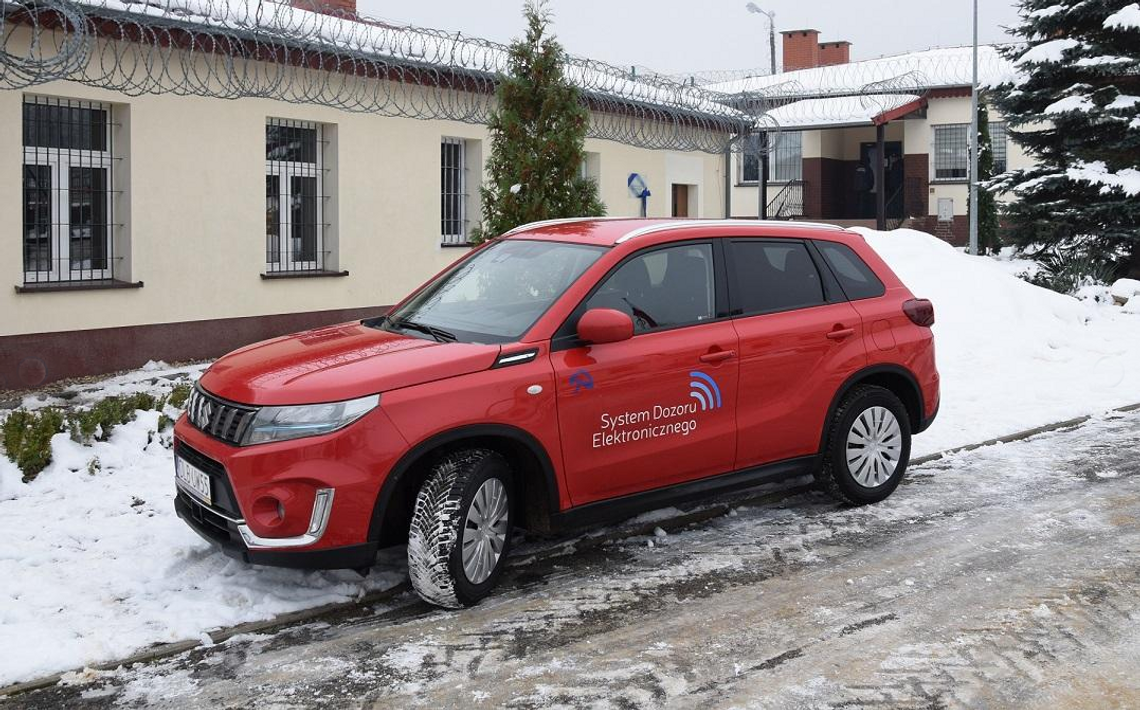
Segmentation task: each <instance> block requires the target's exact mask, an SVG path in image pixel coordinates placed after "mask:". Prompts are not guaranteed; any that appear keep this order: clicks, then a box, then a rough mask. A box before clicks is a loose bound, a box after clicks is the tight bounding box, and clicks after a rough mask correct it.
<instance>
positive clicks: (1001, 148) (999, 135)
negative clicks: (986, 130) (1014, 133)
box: [990, 121, 1009, 175]
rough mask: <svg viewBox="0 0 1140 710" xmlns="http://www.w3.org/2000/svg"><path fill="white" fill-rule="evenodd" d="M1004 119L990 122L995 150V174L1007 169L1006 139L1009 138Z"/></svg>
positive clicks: (991, 143)
mask: <svg viewBox="0 0 1140 710" xmlns="http://www.w3.org/2000/svg"><path fill="white" fill-rule="evenodd" d="M1008 135H1009V134H1008V132H1007V131H1006V125H1005V122H1004V121H999V122H996V123H991V124H990V145H991V146H993V151H994V175H998V174H1000V173H1004V172H1005V171H1006V165H1007V163H1006V139H1007V138H1008Z"/></svg>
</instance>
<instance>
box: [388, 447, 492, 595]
mask: <svg viewBox="0 0 1140 710" xmlns="http://www.w3.org/2000/svg"><path fill="white" fill-rule="evenodd" d="M512 480H513V479H512V476H511V469H510V466H509V465H508V464H507V461H506V459H504V458H503V457H502V456H500V455H499V454H497V453H495V452H494V451H490V450H487V449H466V450H463V451H457V452H455V453H452V454H450V455H448V456H445V457H444V458H443V459H441V460H440V461H439V462H438V463H436V464H435V466H433V467H432V470H431V472H430V473H429V474H428V477H427V479H426V480H425V481H424V483H423V485H422V486H421V487H420V492H419V494H418V495H417V496H416V507H415V512H414V513H413V514H412V523H411V526H410V528H409V529H408V575H409V577H411V581H412V588H413V589H415V590H416V593H417V594H419V595H420V596H421V597H422V598H423V599H424V600H426V601H428V602H431V603H432V604H436V605H438V606H442V607H446V608H448V609H458V608H460V607H464V606H470V605H472V604H475V603H476V602H478V601H479V600H480V599H482V598H483V597H485V596H487V595H488V594H489V593H490V592H491V589H493V588H494V586H495V583H496V582H498V579H499V575H500V574H501V573H502V571H503V566H504V562H505V561H506V558H507V552H508V551H509V549H510V542H511V528H512V523H513V521H512V519H511V507H512V506H511V502H512V496H513V494H514V489H513V486H512Z"/></svg>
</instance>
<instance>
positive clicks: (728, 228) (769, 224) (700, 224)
mask: <svg viewBox="0 0 1140 710" xmlns="http://www.w3.org/2000/svg"><path fill="white" fill-rule="evenodd" d="M693 232H696V234H693ZM670 233H676V235H677V236H678V238H685V237H700V238H705V237H733V236H735V237H776V238H780V237H783V238H791V239H804V238H808V237H812V238H823V239H829V238H830V239H835V240H836V241H847V239H844V237H847V238H851V237H854V238H859V235H858V234H857V233H855V232H850V231H847V230H845V229H843V228H842V227H837V226H835V225H832V224H820V223H817V222H790V221H772V220H755V219H643V218H637V217H573V218H568V219H552V220H547V221H543V222H531V223H530V224H524V225H521V226H519V227H515V228H514V229H512V230H511V231H509V232H507V233H506V234H504V235H503V236H502V237H501V238H504V239H542V240H547V241H559V242H571V243H575V244H595V245H600V246H614V245H617V244H623V243H625V242H629V241H635V240H639V238H640V237H646V236H648V235H656V236H658V239H657V240H654V241H660V237H662V236H667V235H669V234H670Z"/></svg>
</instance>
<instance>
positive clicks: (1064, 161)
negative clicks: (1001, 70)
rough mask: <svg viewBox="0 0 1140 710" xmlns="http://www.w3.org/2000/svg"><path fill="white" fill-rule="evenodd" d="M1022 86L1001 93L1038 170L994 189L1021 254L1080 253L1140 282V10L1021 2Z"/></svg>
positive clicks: (1128, 5)
mask: <svg viewBox="0 0 1140 710" xmlns="http://www.w3.org/2000/svg"><path fill="white" fill-rule="evenodd" d="M1021 17H1022V22H1021V24H1020V25H1019V26H1018V27H1016V28H1014V32H1015V33H1016V34H1017V35H1019V36H1020V37H1021V38H1022V39H1023V40H1024V41H1025V45H1019V46H1016V47H1010V48H1008V49H1006V50H1005V56H1006V57H1007V58H1008V59H1011V60H1013V61H1014V62H1015V66H1016V69H1017V75H1016V77H1015V78H1014V79H1013V80H1012V81H1011V82H1010V83H1008V84H1006V85H1004V86H1000V87H997V88H996V89H995V90H993V91H992V93H991V96H992V97H993V100H994V104H995V107H996V108H997V109H998V110H999V111H1000V112H1001V113H1002V115H1003V116H1005V118H1006V120H1007V121H1008V122H1009V123H1008V125H1009V129H1010V131H1009V135H1010V137H1011V138H1012V139H1013V140H1014V141H1015V142H1016V143H1018V144H1019V145H1021V146H1022V147H1023V148H1024V149H1025V150H1026V151H1027V152H1028V153H1029V155H1030V156H1032V157H1033V158H1034V159H1035V160H1036V161H1037V165H1036V166H1035V167H1033V168H1030V169H1026V170H1017V171H1013V172H1011V173H1009V174H1007V175H1006V176H1005V177H1003V178H999V179H998V180H996V181H995V184H994V187H995V188H996V189H999V190H1012V191H1013V193H1014V195H1015V197H1017V198H1018V199H1017V200H1016V201H1015V202H1013V203H1012V204H1011V205H1010V206H1009V208H1008V211H1007V216H1008V218H1009V223H1010V226H1011V231H1010V236H1011V237H1012V238H1013V240H1014V241H1016V242H1017V243H1019V244H1022V245H1041V246H1044V247H1046V248H1047V249H1049V250H1052V251H1056V250H1058V249H1063V250H1074V251H1076V252H1085V253H1086V254H1091V255H1092V256H1093V257H1095V258H1096V259H1099V260H1102V261H1106V262H1115V263H1116V265H1117V267H1118V270H1119V272H1122V273H1123V272H1130V273H1132V274H1138V273H1140V7H1138V6H1137V4H1136V3H1135V1H1134V0H1021Z"/></svg>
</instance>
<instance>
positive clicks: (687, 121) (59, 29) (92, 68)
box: [0, 0, 756, 153]
mask: <svg viewBox="0 0 1140 710" xmlns="http://www.w3.org/2000/svg"><path fill="white" fill-rule="evenodd" d="M508 62H509V47H508V46H507V45H504V44H500V43H496V42H492V41H489V40H484V39H478V38H471V37H466V36H463V35H462V34H461V33H453V32H445V31H441V30H433V29H427V28H419V27H412V26H405V25H395V24H392V23H389V22H384V21H380V20H374V19H370V18H368V17H365V16H361V15H357V14H356V13H347V12H343V11H335V10H330V9H329V8H328V7H327V6H324V5H322V4H321V3H320V2H319V0H294V1H293V2H292V3H291V4H283V3H277V2H269V1H267V0H18V1H13V0H0V88H10V89H27V88H30V87H35V86H38V85H42V84H45V83H48V82H52V81H58V80H67V81H73V82H78V83H81V84H86V85H89V86H97V87H100V88H104V89H109V90H112V91H116V92H120V93H123V94H126V95H130V96H139V95H143V94H176V95H196V96H207V97H217V98H223V99H237V98H243V97H260V98H271V99H277V100H281V101H288V102H294V103H308V104H316V105H321V106H328V107H333V108H337V109H340V110H344V111H353V112H365V113H373V114H378V115H383V116H391V117H404V118H416V119H446V120H455V121H462V122H466V123H485V122H486V121H487V119H488V116H489V112H490V110H491V109H492V108H493V94H494V91H495V87H496V86H497V82H498V79H499V77H501V76H502V75H503V74H504V73H505V72H506V71H507V70H508ZM565 71H566V75H567V77H568V78H569V79H570V81H572V82H573V83H574V84H576V85H577V86H578V87H579V88H580V89H581V92H582V100H583V101H584V102H585V103H586V104H587V105H588V106H589V107H590V109H591V111H592V120H591V125H590V134H589V135H590V136H592V137H595V138H601V139H607V140H614V141H618V142H621V143H625V144H629V145H633V146H639V147H645V148H652V149H670V150H682V151H704V152H710V153H715V152H721V151H723V150H724V148H725V146H726V144H727V141H728V140H729V138H730V137H731V136H732V135H736V134H740V133H746V132H748V131H749V130H750V129H751V128H752V125H753V124H754V122H755V119H756V116H754V115H750V114H749V113H746V112H743V111H741V110H738V109H736V108H733V107H731V106H729V105H727V104H726V103H725V102H724V101H723V97H722V96H721V95H720V94H719V93H718V92H715V91H711V90H708V89H706V88H703V87H700V86H695V85H693V84H691V83H689V84H686V83H685V82H682V81H677V80H675V79H673V78H671V77H668V76H664V75H659V74H653V73H649V72H644V71H643V72H641V73H640V74H639V73H638V72H637V69H636V68H619V67H615V66H613V65H610V64H607V63H605V62H600V61H596V60H591V59H584V58H580V57H574V56H570V57H568V59H567V62H566V66H565Z"/></svg>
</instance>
